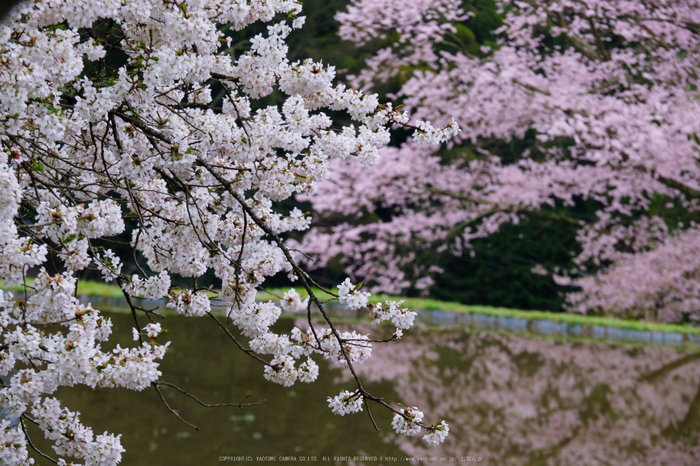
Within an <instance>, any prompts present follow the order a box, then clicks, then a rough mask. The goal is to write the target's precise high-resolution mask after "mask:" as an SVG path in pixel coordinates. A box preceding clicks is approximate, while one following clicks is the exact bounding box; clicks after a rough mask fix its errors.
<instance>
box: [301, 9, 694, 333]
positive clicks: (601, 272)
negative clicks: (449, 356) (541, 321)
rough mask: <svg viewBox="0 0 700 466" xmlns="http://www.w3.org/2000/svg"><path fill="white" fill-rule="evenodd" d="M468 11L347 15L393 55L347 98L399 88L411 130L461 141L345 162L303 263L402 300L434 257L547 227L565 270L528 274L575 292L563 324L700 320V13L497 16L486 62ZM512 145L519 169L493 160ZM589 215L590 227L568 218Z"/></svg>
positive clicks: (357, 31) (329, 187) (425, 279)
mask: <svg viewBox="0 0 700 466" xmlns="http://www.w3.org/2000/svg"><path fill="white" fill-rule="evenodd" d="M473 3H477V2H461V1H458V0H422V1H417V2H410V3H408V4H407V3H406V2H402V1H397V0H381V1H376V0H354V1H353V2H351V4H350V6H349V7H348V9H347V11H346V12H341V13H339V14H338V15H337V19H338V20H339V21H340V23H341V29H340V34H341V37H343V38H344V39H349V40H352V41H354V42H356V43H357V44H358V45H363V46H371V45H372V44H376V43H382V44H388V45H387V46H385V47H383V48H381V49H379V50H378V51H376V54H374V55H373V56H372V57H371V58H369V59H367V60H366V67H365V68H364V69H363V70H362V71H361V72H360V73H358V74H357V75H355V76H351V83H352V84H353V85H354V86H356V87H358V88H361V89H365V90H369V89H377V88H382V86H384V88H386V83H396V82H400V83H401V85H400V88H398V90H397V91H396V93H395V97H396V98H398V99H400V100H401V101H402V102H403V104H405V106H406V109H408V110H409V112H410V114H411V115H412V118H413V119H415V120H426V119H429V120H430V121H432V122H433V123H436V124H445V123H446V122H448V121H450V119H451V118H452V117H454V118H455V119H456V120H457V122H458V124H459V125H460V127H461V128H462V132H461V133H460V134H459V136H458V137H457V139H456V142H454V143H453V142H449V143H447V144H446V145H445V146H443V149H442V150H439V149H435V148H432V149H431V148H425V147H419V146H417V145H416V143H415V141H414V140H409V141H407V142H405V143H403V144H401V145H400V146H399V147H397V148H385V149H383V154H384V156H383V158H382V159H381V161H380V162H379V164H378V165H377V167H376V168H375V169H374V170H373V171H371V172H369V173H368V172H366V171H361V170H359V166H358V165H357V164H356V163H354V162H343V163H342V164H343V167H342V169H340V170H336V171H334V172H333V174H332V176H331V178H330V180H328V181H327V182H324V183H322V184H320V185H319V187H318V192H317V195H316V196H313V197H309V198H308V199H309V200H310V201H311V202H312V203H313V207H314V209H315V210H316V212H318V213H320V216H321V224H322V225H325V226H324V227H319V228H316V229H315V230H313V231H312V232H311V233H310V234H308V235H307V236H306V237H305V240H304V246H305V247H306V249H308V250H309V251H313V252H314V253H317V257H318V258H319V260H318V262H316V263H317V264H327V263H328V262H329V261H331V259H333V258H334V257H336V256H338V255H341V257H342V261H343V264H344V265H345V266H346V270H347V271H348V272H349V273H350V274H351V275H356V276H362V277H366V279H368V280H369V283H370V284H371V285H372V286H373V287H374V289H376V290H383V291H387V292H392V293H400V292H402V291H404V290H406V289H408V288H410V287H415V288H418V289H426V288H427V287H428V286H429V285H430V284H431V283H432V280H431V276H433V277H434V276H435V274H436V273H439V272H440V269H439V268H438V267H436V266H435V261H434V258H435V257H436V254H434V253H433V254H430V255H429V256H431V259H432V260H424V259H423V260H417V259H418V258H420V257H421V254H422V255H423V256H425V251H433V252H438V253H442V252H449V253H452V254H457V255H460V254H469V253H470V247H471V242H472V241H473V240H474V239H475V238H483V237H487V236H488V235H491V234H493V233H494V232H496V231H498V229H499V227H500V225H502V224H503V223H504V222H513V223H517V222H519V221H520V220H522V219H528V218H539V219H547V220H550V221H554V222H563V223H566V224H569V225H575V226H576V227H578V228H579V229H578V242H579V243H580V245H581V252H580V254H578V256H577V257H576V258H575V267H574V268H573V269H572V270H547V269H546V268H544V267H535V272H537V273H542V274H551V275H552V276H553V277H554V278H555V280H556V281H557V282H558V283H561V284H571V285H574V286H577V287H580V292H577V293H572V294H570V295H569V296H568V297H567V307H568V309H570V310H575V311H579V312H589V311H600V310H603V311H605V312H608V313H614V314H619V315H635V316H640V317H649V318H658V319H661V320H664V321H685V320H696V318H697V317H698V310H699V309H700V293H699V291H700V281H698V273H699V269H698V267H699V266H700V255H698V251H697V247H698V246H697V245H698V242H699V241H700V230H699V229H698V226H697V225H696V224H695V223H694V222H693V219H695V218H697V212H698V208H699V206H700V204H699V200H700V165H699V164H698V149H700V147H699V144H698V143H699V141H698V136H697V135H698V134H699V133H698V130H699V129H700V128H699V125H700V118H698V116H699V113H700V104H699V97H700V94H699V92H698V69H699V68H698V65H699V62H700V53H699V50H698V47H699V46H700V35H699V33H700V8H699V7H698V5H697V4H695V3H693V2H685V1H681V0H669V1H657V0H643V1H637V0H635V1H629V0H614V1H605V2H604V1H597V0H563V1H534V0H526V1H517V2H505V1H498V2H496V4H497V6H498V8H499V9H500V10H499V13H500V14H501V15H502V18H503V23H502V24H503V25H502V26H501V27H500V28H498V29H497V30H495V31H493V33H494V34H495V37H496V38H497V41H496V42H494V43H490V44H489V45H484V43H482V44H481V47H475V46H474V45H475V43H474V35H473V33H472V31H471V30H470V29H469V28H467V27H466V26H465V24H468V23H469V21H470V18H471V16H473V15H474V13H473V11H472V6H473ZM368 44H369V45H368ZM512 140H528V141H530V142H529V143H528V145H527V147H526V148H525V149H524V150H522V151H520V152H518V153H517V154H515V155H516V156H515V157H514V160H513V159H505V158H504V157H503V156H502V155H503V154H502V153H499V151H498V150H495V149H493V147H494V141H502V142H505V143H508V142H509V141H512ZM581 201H586V202H593V203H595V204H597V205H598V206H599V208H598V210H597V212H596V215H595V219H594V220H590V221H587V222H584V221H581V220H579V219H577V218H572V217H570V216H566V215H562V214H561V212H560V211H561V209H563V208H571V207H572V206H575V205H576V203H577V202H581ZM339 218H340V219H341V220H340V221H339V220H338V219H339ZM348 219H349V220H348ZM328 225H331V226H328Z"/></svg>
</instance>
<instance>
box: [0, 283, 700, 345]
mask: <svg viewBox="0 0 700 466" xmlns="http://www.w3.org/2000/svg"><path fill="white" fill-rule="evenodd" d="M0 287H1V288H3V289H6V290H11V291H16V292H22V291H23V288H22V287H21V286H13V287H4V286H2V283H0ZM287 290H288V288H285V289H268V290H267V291H261V292H259V293H258V300H260V301H267V300H276V299H278V298H280V297H281V296H282V295H283V294H284V293H285V291H287ZM297 291H298V292H299V294H300V295H301V296H302V299H304V298H305V297H306V295H307V294H306V291H305V290H303V289H301V288H297ZM315 293H316V294H317V296H318V297H319V298H320V299H328V298H330V297H331V296H330V295H328V294H326V293H324V292H323V291H320V290H315ZM78 294H80V295H84V296H100V297H107V298H121V297H122V292H121V290H120V289H119V287H118V286H116V285H112V284H108V283H101V282H83V281H81V282H80V284H79V286H78ZM387 299H394V300H399V299H404V300H405V302H404V306H405V307H409V308H413V309H425V310H428V311H431V310H438V311H447V312H460V313H478V314H485V315H491V316H498V317H518V318H522V319H530V320H539V319H541V320H551V321H555V322H566V323H568V324H582V325H601V326H606V327H616V328H623V329H628V330H646V331H652V332H677V333H688V334H700V328H698V327H693V326H690V325H674V324H661V323H656V322H640V321H633V320H623V319H616V318H612V317H593V316H583V315H579V314H567V313H554V312H542V311H521V310H518V309H505V308H496V307H490V306H471V305H466V304H460V303H455V302H445V301H437V300H434V299H428V298H399V297H396V296H388V295H384V294H375V295H372V297H371V298H370V300H371V301H373V302H383V301H386V300H387Z"/></svg>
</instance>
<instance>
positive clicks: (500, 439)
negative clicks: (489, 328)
mask: <svg viewBox="0 0 700 466" xmlns="http://www.w3.org/2000/svg"><path fill="white" fill-rule="evenodd" d="M374 356H376V357H373V358H372V360H371V361H370V362H368V364H367V365H365V366H364V367H362V368H360V369H359V371H360V373H361V375H362V376H364V377H365V378H366V379H367V380H371V381H382V380H387V379H388V380H391V381H392V382H393V383H394V384H395V388H396V392H397V394H398V395H399V397H400V399H402V400H406V402H408V403H412V404H417V405H419V406H430V409H429V410H426V411H429V413H426V415H427V416H428V417H430V416H435V415H439V416H444V417H446V418H447V419H449V422H450V434H451V435H450V438H449V439H448V441H447V442H446V444H445V445H442V446H441V447H439V448H434V449H430V448H426V445H424V444H423V443H421V442H419V441H413V439H407V438H403V437H397V438H393V439H392V441H393V442H396V444H397V445H399V446H400V447H401V449H402V450H403V451H405V452H406V453H408V454H410V455H412V456H426V455H433V456H436V455H443V456H445V455H446V456H457V457H459V456H465V455H472V456H481V457H482V458H483V459H484V461H485V464H496V465H504V464H514V465H521V464H548V465H549V464H551V465H555V464H562V465H589V464H590V465H599V464H611V465H626V464H630V465H638V464H675V465H678V464H687V465H691V464H699V463H700V435H699V432H700V363H698V359H700V356H699V355H698V354H690V355H684V354H681V353H678V352H676V351H674V350H671V349H669V348H661V347H637V348H632V347H624V346H615V345H604V344H593V343H576V342H566V341H554V340H543V339H532V338H523V337H520V336H515V335H505V334H497V333H467V332H460V331H454V330H443V331H432V332H420V333H417V334H416V335H415V338H413V339H412V340H411V341H410V342H406V345H405V351H402V352H401V353H396V352H395V351H394V350H392V349H387V348H380V349H377V351H376V354H375V355H374ZM406 356H407V358H406Z"/></svg>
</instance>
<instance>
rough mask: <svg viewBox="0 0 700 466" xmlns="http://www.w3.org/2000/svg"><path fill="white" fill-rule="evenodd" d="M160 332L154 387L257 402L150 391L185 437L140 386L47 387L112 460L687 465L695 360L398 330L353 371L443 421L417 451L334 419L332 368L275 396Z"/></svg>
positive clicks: (207, 336) (254, 378)
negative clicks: (117, 442)
mask: <svg viewBox="0 0 700 466" xmlns="http://www.w3.org/2000/svg"><path fill="white" fill-rule="evenodd" d="M112 317H113V320H114V326H115V332H116V333H117V334H121V335H124V336H125V338H127V339H126V340H124V341H122V342H119V343H121V344H122V345H125V344H131V342H130V341H128V336H129V335H130V331H128V327H129V326H130V323H131V320H130V317H129V316H128V315H118V314H115V315H113V316H112ZM279 325H281V326H283V327H291V325H293V322H292V321H291V320H286V321H282V322H281V323H280V324H279ZM164 327H166V328H168V329H169V333H168V335H169V336H170V337H171V338H170V339H171V340H172V342H173V343H172V345H171V347H170V350H169V352H168V355H167V356H166V358H165V361H164V363H163V365H162V367H161V369H162V371H163V373H164V376H163V379H164V380H166V381H169V382H173V383H176V384H178V385H180V386H182V387H183V388H186V389H187V390H189V391H190V392H192V393H193V394H195V395H197V396H199V397H200V398H202V399H203V400H204V401H207V402H223V401H236V402H238V401H241V400H243V399H246V397H247V396H248V395H250V397H248V398H247V400H246V401H257V400H262V399H266V400H267V401H266V402H265V403H263V404H261V405H259V406H254V407H251V408H247V409H245V410H240V409H238V408H216V409H211V410H208V409H206V408H203V407H201V406H199V405H198V404H196V403H195V402H193V401H192V400H189V399H186V398H184V397H183V396H182V395H180V394H178V393H177V392H175V391H174V390H172V389H168V388H167V387H165V388H163V392H164V394H165V396H166V399H167V400H168V402H169V403H170V404H171V405H172V406H173V407H174V408H176V409H177V410H178V412H179V413H180V414H181V415H182V416H183V417H184V418H185V419H187V420H189V421H190V422H192V423H194V424H196V425H198V426H199V427H200V431H199V432H197V431H194V430H193V429H191V428H189V427H187V426H186V425H184V424H182V423H180V422H179V421H178V420H177V419H176V418H175V417H174V416H173V415H172V414H170V413H168V412H167V410H166V409H165V408H164V407H163V405H162V403H161V402H160V401H159V400H158V396H157V394H155V393H154V392H153V391H152V390H147V391H145V392H143V393H134V392H130V391H127V390H115V389H103V390H99V389H98V390H91V389H89V388H84V387H82V388H71V389H66V390H61V391H59V393H58V396H59V398H60V399H61V400H62V401H63V402H64V403H65V404H66V406H68V407H70V408H71V409H75V410H78V411H81V412H82V413H83V414H82V416H81V419H82V421H83V422H84V423H85V424H87V425H90V426H92V427H93V429H94V431H95V432H98V433H99V432H103V431H105V430H107V431H110V432H121V433H123V434H124V435H123V438H122V442H123V444H124V446H125V448H126V449H127V453H126V454H125V456H124V461H123V464H128V465H149V466H152V465H173V464H183V465H184V464H187V465H189V464H198V465H199V464H201V465H206V464H219V457H220V456H229V455H230V456H234V455H235V456H252V457H256V456H263V455H275V456H281V455H290V456H291V455H295V456H297V457H300V456H306V457H309V456H315V457H316V458H317V459H318V460H319V462H322V461H321V460H322V459H323V457H324V456H325V457H330V459H331V460H332V459H333V457H334V456H343V455H358V454H367V455H373V456H387V455H396V456H400V455H409V456H415V457H421V456H435V457H438V458H439V457H440V456H446V457H450V456H453V457H456V458H457V460H458V461H459V459H460V457H462V456H467V455H471V456H481V457H482V462H481V463H480V464H494V465H508V464H513V465H522V464H543V465H544V464H547V465H550V464H551V465H557V464H562V465H588V464H591V465H593V464H612V465H625V464H630V465H632V464H635V465H636V464H674V465H683V464H688V465H690V464H698V463H700V434H699V432H700V389H699V387H700V361H698V359H700V356H699V355H697V354H683V353H679V352H677V351H675V350H673V349H670V348H662V347H638V348H633V347H625V346H615V345H604V344H597V343H581V342H567V341H554V340H546V339H537V338H525V337H521V336H516V335H507V334H499V333H491V332H483V333H475V332H471V331H466V330H458V329H445V330H426V329H423V330H416V331H412V332H407V334H406V336H405V337H404V339H403V340H402V342H401V343H400V344H398V345H385V346H378V347H375V349H374V351H373V353H374V355H373V357H372V358H371V359H370V360H369V361H368V362H367V363H365V365H363V366H360V367H358V369H359V372H360V374H361V375H362V376H363V377H364V378H365V380H366V381H367V382H368V383H367V385H368V388H369V390H370V391H371V392H373V393H374V394H375V395H379V396H383V397H385V398H386V399H387V400H390V401H399V402H401V403H403V404H406V405H416V406H420V407H421V408H423V409H424V411H426V419H431V420H432V419H437V418H444V419H446V420H447V422H448V423H449V424H450V434H451V435H450V437H449V438H448V440H447V442H446V443H445V444H444V445H442V446H440V447H434V448H429V447H428V445H426V444H425V443H424V442H422V441H420V440H419V439H412V438H406V437H400V436H396V435H394V434H392V433H391V431H390V430H391V428H390V416H389V415H388V413H384V412H383V411H382V410H379V409H376V410H375V416H376V417H377V422H378V423H379V425H380V427H382V428H383V429H384V430H383V431H382V432H379V433H377V432H375V431H374V430H373V428H372V425H371V422H370V420H369V419H368V417H367V416H366V414H364V413H363V414H356V415H353V416H345V417H344V418H340V417H335V416H333V415H332V414H331V413H330V410H329V409H328V408H327V403H326V402H325V401H324V400H325V399H326V397H327V396H329V395H335V394H337V393H338V392H339V391H340V390H341V389H349V388H351V387H352V383H351V381H350V379H349V377H348V376H347V374H346V373H345V372H343V371H341V370H340V369H332V368H331V369H328V368H327V367H325V365H323V364H320V365H321V369H322V375H321V377H320V380H319V381H317V382H316V383H314V384H311V385H304V384H297V385H295V386H294V387H292V388H291V389H284V388H282V387H278V386H275V385H272V384H270V383H269V382H266V381H265V380H263V378H262V368H261V367H260V365H259V364H258V363H256V362H255V361H253V360H252V359H251V358H249V357H246V356H245V355H243V354H242V353H241V352H240V351H238V350H237V349H236V348H234V347H233V345H232V344H231V343H230V340H228V339H227V338H226V336H225V335H224V334H223V333H222V332H220V331H219V330H218V329H216V328H215V327H214V326H213V325H212V322H210V321H209V320H205V319H185V318H181V317H168V318H167V320H166V324H165V325H164ZM357 327H362V325H358V326H354V328H357ZM361 330H362V329H360V331H361ZM115 343H116V342H115ZM322 362H323V361H319V363H322ZM329 385H332V386H333V387H332V388H328V386H329ZM34 435H35V437H37V436H38V433H34ZM41 445H42V447H43V448H44V449H46V450H50V447H49V446H48V445H47V444H46V443H45V442H43V443H41ZM331 462H332V461H331ZM239 463H240V462H239ZM244 463H245V462H244ZM250 463H251V464H253V463H255V464H257V462H256V461H252V462H250ZM379 463H380V462H379V461H378V462H376V463H370V464H379Z"/></svg>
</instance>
